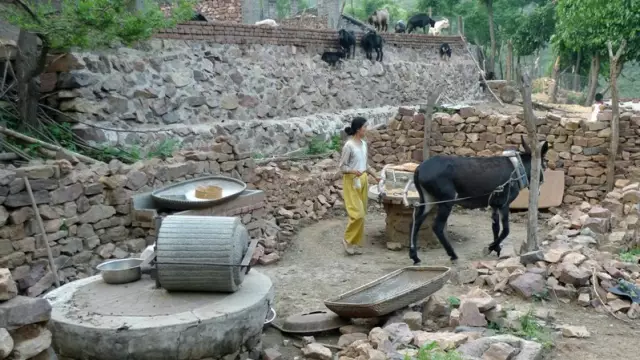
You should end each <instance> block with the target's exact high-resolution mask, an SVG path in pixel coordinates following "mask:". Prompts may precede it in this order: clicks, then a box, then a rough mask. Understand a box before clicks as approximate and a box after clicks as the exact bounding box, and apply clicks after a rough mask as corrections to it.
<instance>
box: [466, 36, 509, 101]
mask: <svg viewBox="0 0 640 360" xmlns="http://www.w3.org/2000/svg"><path fill="white" fill-rule="evenodd" d="M462 41H464V44H463V46H464V48H465V49H466V50H467V53H469V56H471V60H473V63H474V64H476V67H477V68H478V70H479V71H480V76H482V80H484V82H485V84H487V78H485V77H484V71H483V70H482V68H481V67H480V64H478V62H477V61H476V59H475V58H474V57H473V54H471V50H469V44H467V41H466V40H465V39H464V37H462ZM487 89H489V92H491V95H493V97H494V98H495V99H496V100H498V103H499V104H500V105H501V106H504V104H503V103H502V101H500V98H498V96H497V95H496V93H494V92H493V90H491V86H489V84H487Z"/></svg>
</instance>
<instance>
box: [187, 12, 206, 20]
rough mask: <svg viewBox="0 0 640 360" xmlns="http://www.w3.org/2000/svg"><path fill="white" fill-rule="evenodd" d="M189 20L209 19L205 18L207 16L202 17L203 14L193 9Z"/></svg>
mask: <svg viewBox="0 0 640 360" xmlns="http://www.w3.org/2000/svg"><path fill="white" fill-rule="evenodd" d="M191 21H209V20H207V18H206V17H204V15H202V14H201V13H199V12H197V11H194V12H193V16H191Z"/></svg>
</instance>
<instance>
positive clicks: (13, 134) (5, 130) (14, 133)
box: [0, 126, 100, 164]
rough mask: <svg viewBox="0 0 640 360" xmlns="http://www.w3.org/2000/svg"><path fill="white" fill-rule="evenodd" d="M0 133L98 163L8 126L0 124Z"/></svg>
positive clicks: (91, 162)
mask: <svg viewBox="0 0 640 360" xmlns="http://www.w3.org/2000/svg"><path fill="white" fill-rule="evenodd" d="M0 133H4V134H6V135H9V136H11V137H13V138H16V139H19V140H22V141H26V142H28V143H30V144H38V145H40V146H42V147H43V148H45V149H49V150H53V151H62V152H63V153H65V154H68V155H72V156H75V157H77V158H78V160H81V161H84V162H86V163H89V164H95V163H100V161H98V160H96V159H92V158H90V157H88V156H84V155H82V154H78V153H77V152H73V151H70V150H67V149H65V148H63V147H62V146H57V145H53V144H49V143H48V142H44V141H42V140H38V139H36V138H32V137H31V136H27V135H24V134H21V133H19V132H17V131H13V130H11V129H8V128H6V127H4V126H0Z"/></svg>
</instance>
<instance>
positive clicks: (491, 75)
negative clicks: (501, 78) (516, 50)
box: [478, 71, 496, 92]
mask: <svg viewBox="0 0 640 360" xmlns="http://www.w3.org/2000/svg"><path fill="white" fill-rule="evenodd" d="M482 74H483V75H484V71H482ZM485 79H487V81H489V80H495V79H496V74H495V73H494V72H493V71H489V72H488V73H487V74H486V75H485ZM485 79H483V78H482V75H480V76H479V78H478V81H480V87H481V88H482V92H486V91H487V83H486V82H485V81H484V80H485Z"/></svg>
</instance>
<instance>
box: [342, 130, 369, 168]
mask: <svg viewBox="0 0 640 360" xmlns="http://www.w3.org/2000/svg"><path fill="white" fill-rule="evenodd" d="M340 169H341V170H342V171H343V172H344V171H349V170H356V171H360V172H365V171H367V143H366V142H365V141H364V140H361V142H360V144H358V143H357V142H356V141H355V140H353V138H351V139H349V140H347V142H346V143H345V144H344V147H343V148H342V156H341V158H340Z"/></svg>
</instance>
